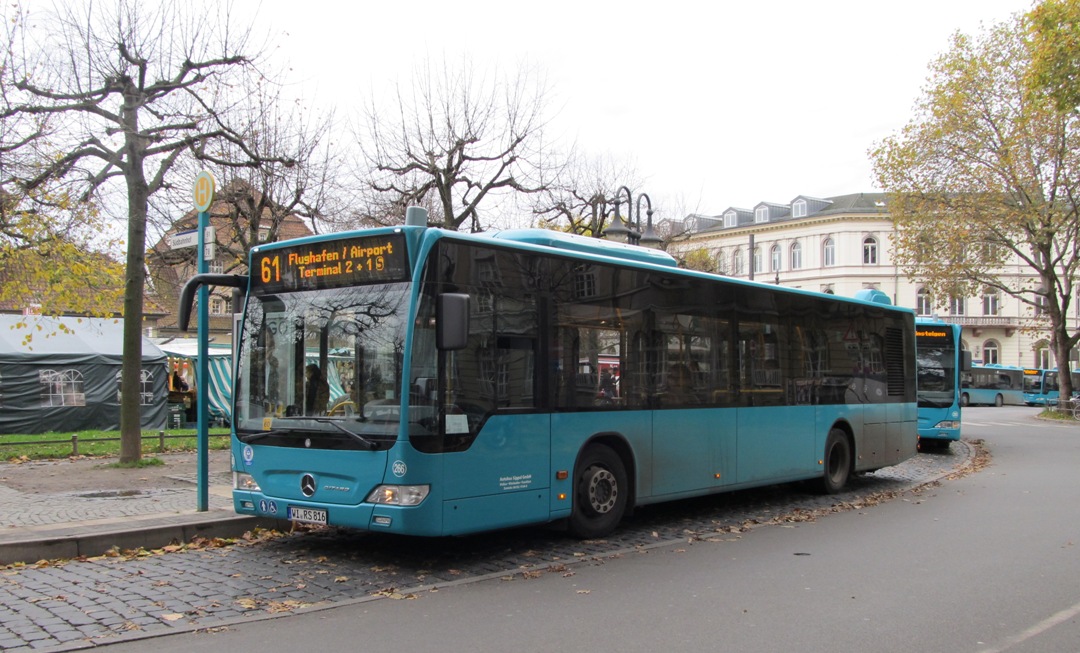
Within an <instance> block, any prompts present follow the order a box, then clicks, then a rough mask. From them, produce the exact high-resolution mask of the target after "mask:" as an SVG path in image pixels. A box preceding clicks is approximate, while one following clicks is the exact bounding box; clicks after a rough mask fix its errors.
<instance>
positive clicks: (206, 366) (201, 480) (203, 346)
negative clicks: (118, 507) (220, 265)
mask: <svg viewBox="0 0 1080 653" xmlns="http://www.w3.org/2000/svg"><path fill="white" fill-rule="evenodd" d="M213 202H214V177H213V175H211V174H210V173H209V172H207V171H205V170H204V171H202V172H200V173H199V175H198V176H197V177H196V178H195V210H197V211H198V212H199V228H198V231H199V244H198V249H197V250H196V254H195V260H196V271H197V272H198V274H205V273H206V272H208V267H209V266H208V261H207V258H206V254H207V245H208V243H207V242H206V232H207V228H208V227H209V226H210V214H209V211H210V205H211V204H213ZM209 303H210V291H209V290H208V289H207V288H206V286H205V285H203V286H201V287H200V288H199V317H198V319H199V331H198V341H199V362H198V367H197V368H196V372H195V375H196V390H195V392H196V397H195V398H196V400H197V401H196V406H197V408H196V417H195V424H196V434H197V437H196V439H197V443H198V444H197V445H196V450H197V451H198V461H197V470H198V474H197V483H198V504H199V505H198V508H197V509H198V511H199V512H206V511H207V510H209V509H210V505H209V503H210V502H209V491H208V490H209V486H210V480H209V479H210V429H209V408H210V402H209V394H210V355H209V336H210V325H209V321H210V307H209V306H208V304H209Z"/></svg>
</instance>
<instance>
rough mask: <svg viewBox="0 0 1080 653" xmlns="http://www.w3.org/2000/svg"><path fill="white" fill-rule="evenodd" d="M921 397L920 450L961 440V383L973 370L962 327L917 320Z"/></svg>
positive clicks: (934, 321)
mask: <svg viewBox="0 0 1080 653" xmlns="http://www.w3.org/2000/svg"><path fill="white" fill-rule="evenodd" d="M915 346H916V352H917V353H916V357H917V361H916V364H915V367H916V370H917V375H918V388H919V392H918V397H919V446H920V448H922V449H935V448H947V447H948V446H949V443H951V442H953V441H955V440H959V439H960V423H961V414H960V381H961V375H962V374H963V373H964V372H966V371H968V370H970V369H971V352H969V351H967V350H965V349H964V348H963V346H962V345H961V341H960V326H959V325H957V324H946V323H945V322H939V321H936V320H925V319H916V320H915Z"/></svg>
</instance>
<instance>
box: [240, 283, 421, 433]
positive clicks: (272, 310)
mask: <svg viewBox="0 0 1080 653" xmlns="http://www.w3.org/2000/svg"><path fill="white" fill-rule="evenodd" d="M408 292H409V285H408V284H407V283H390V284H378V285H365V286H353V287H346V288H337V289H333V290H321V291H298V292H283V293H278V294H270V295H251V296H249V298H248V305H247V312H246V315H245V321H244V329H243V333H242V342H241V352H240V365H239V369H238V384H237V401H236V415H237V419H236V431H237V437H238V438H240V439H241V440H242V441H244V442H252V441H259V442H260V443H262V444H275V445H278V446H304V447H309V448H359V449H365V448H366V449H373V448H385V447H388V446H389V444H390V443H391V442H392V441H393V440H394V439H396V437H397V434H398V426H399V425H398V422H399V414H400V409H401V408H400V407H401V397H400V388H401V374H402V366H403V363H404V356H403V354H404V344H405V337H406V328H405V325H406V321H407V319H406V318H407V313H408V310H407V309H408V301H409V294H408ZM297 443H299V444H297Z"/></svg>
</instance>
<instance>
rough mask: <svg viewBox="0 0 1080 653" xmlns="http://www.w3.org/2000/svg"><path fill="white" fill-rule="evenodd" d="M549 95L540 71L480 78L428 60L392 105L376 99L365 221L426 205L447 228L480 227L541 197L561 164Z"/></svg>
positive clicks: (367, 141)
mask: <svg viewBox="0 0 1080 653" xmlns="http://www.w3.org/2000/svg"><path fill="white" fill-rule="evenodd" d="M546 95H547V89H546V87H545V86H544V83H543V80H542V79H540V78H539V76H538V73H537V72H535V71H533V70H528V69H523V70H521V71H520V72H518V73H517V74H516V75H501V74H499V73H497V72H490V73H486V74H485V73H480V72H477V71H476V70H474V69H473V68H472V67H471V65H469V62H467V61H466V62H464V65H463V67H462V68H461V69H457V70H455V69H452V68H451V67H450V66H449V65H448V64H446V63H443V64H442V66H441V68H434V69H433V64H432V63H431V62H427V64H426V65H425V66H424V67H422V69H420V70H419V72H418V74H417V75H416V77H415V78H414V79H413V81H412V85H411V86H407V87H405V88H402V87H400V86H399V87H398V88H397V92H396V96H395V99H394V102H393V105H394V106H393V107H392V108H388V107H383V106H381V105H380V104H379V103H378V102H377V101H376V100H375V99H374V98H373V99H372V100H371V104H370V105H369V106H368V108H367V110H366V115H365V116H364V133H363V134H362V135H358V140H359V143H360V149H361V151H362V154H363V156H362V158H363V160H364V162H365V163H366V164H367V168H368V169H367V170H365V171H363V173H362V175H361V176H362V179H363V182H362V183H363V187H364V189H365V191H366V194H367V197H366V202H365V203H366V208H365V210H364V211H363V214H361V215H357V216H355V217H356V218H357V219H359V220H361V221H365V222H381V223H389V222H393V223H396V222H399V221H400V219H401V218H400V216H401V215H403V213H404V208H405V207H406V206H409V205H413V204H415V205H420V206H426V207H428V208H429V213H430V216H431V220H432V221H433V222H437V223H439V224H441V226H443V227H445V228H447V229H454V230H459V229H462V228H466V229H468V230H470V231H481V230H483V229H484V228H485V227H487V226H489V225H490V224H492V223H493V222H494V221H496V220H497V219H499V218H500V217H503V216H500V215H499V212H500V210H506V209H505V207H504V206H503V205H502V202H507V201H509V200H515V197H514V195H515V194H521V193H526V194H532V193H539V192H541V191H543V190H545V189H546V188H547V187H548V183H549V181H548V180H549V179H551V178H553V177H554V176H555V172H554V171H556V170H558V169H559V168H560V167H561V166H562V165H563V164H562V162H561V160H560V158H559V156H558V154H557V153H555V152H554V151H553V150H552V149H551V148H550V146H549V144H548V143H546V142H545V140H544V128H545V126H546V119H545V115H544V111H545V110H546V109H547V108H548V107H547V97H546Z"/></svg>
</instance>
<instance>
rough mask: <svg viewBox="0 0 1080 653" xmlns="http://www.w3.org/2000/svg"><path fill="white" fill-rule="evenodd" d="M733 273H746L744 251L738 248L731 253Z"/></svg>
mask: <svg viewBox="0 0 1080 653" xmlns="http://www.w3.org/2000/svg"><path fill="white" fill-rule="evenodd" d="M731 273H732V274H734V275H736V276H738V275H742V274H745V273H746V262H745V261H744V260H743V252H742V250H741V249H736V250H735V253H734V254H732V255H731Z"/></svg>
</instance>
